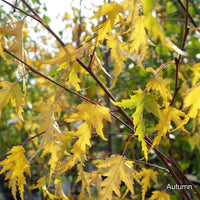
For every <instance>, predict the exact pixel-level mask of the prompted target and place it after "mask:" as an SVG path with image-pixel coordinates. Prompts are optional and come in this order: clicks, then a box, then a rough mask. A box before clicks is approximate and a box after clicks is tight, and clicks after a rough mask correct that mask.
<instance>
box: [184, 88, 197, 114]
mask: <svg viewBox="0 0 200 200" xmlns="http://www.w3.org/2000/svg"><path fill="white" fill-rule="evenodd" d="M199 94H200V85H198V86H196V87H194V88H193V89H192V90H191V91H190V92H189V93H188V95H187V96H186V97H185V99H184V109H185V108H188V107H190V109H189V111H188V116H189V117H191V118H195V117H196V116H197V114H198V112H199V109H200V101H199Z"/></svg>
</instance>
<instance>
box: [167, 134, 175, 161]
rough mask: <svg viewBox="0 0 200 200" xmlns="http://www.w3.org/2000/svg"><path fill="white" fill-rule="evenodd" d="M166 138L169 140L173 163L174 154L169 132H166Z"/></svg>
mask: <svg viewBox="0 0 200 200" xmlns="http://www.w3.org/2000/svg"><path fill="white" fill-rule="evenodd" d="M167 137H168V140H169V147H170V154H171V158H172V159H173V160H174V161H175V158H174V152H173V146H172V140H171V138H170V135H169V132H167Z"/></svg>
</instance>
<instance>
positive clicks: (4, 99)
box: [0, 81, 25, 120]
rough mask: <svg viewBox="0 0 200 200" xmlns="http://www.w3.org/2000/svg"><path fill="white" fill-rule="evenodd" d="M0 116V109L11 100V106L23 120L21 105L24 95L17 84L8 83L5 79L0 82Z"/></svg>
mask: <svg viewBox="0 0 200 200" xmlns="http://www.w3.org/2000/svg"><path fill="white" fill-rule="evenodd" d="M0 87H2V89H1V90H0V96H1V98H0V117H1V112H2V109H3V108H4V107H5V106H6V105H7V104H8V102H9V101H10V100H11V104H12V106H13V107H14V108H15V110H16V112H17V114H18V116H19V118H20V119H21V120H23V116H22V113H23V112H24V111H23V106H24V105H25V102H24V96H23V95H22V94H21V92H20V89H19V86H18V85H17V83H9V82H7V81H2V82H0Z"/></svg>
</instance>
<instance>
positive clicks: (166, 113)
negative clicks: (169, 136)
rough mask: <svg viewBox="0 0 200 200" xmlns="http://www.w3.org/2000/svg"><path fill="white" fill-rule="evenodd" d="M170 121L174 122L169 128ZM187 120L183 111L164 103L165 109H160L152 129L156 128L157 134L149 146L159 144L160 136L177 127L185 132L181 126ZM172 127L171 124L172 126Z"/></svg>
mask: <svg viewBox="0 0 200 200" xmlns="http://www.w3.org/2000/svg"><path fill="white" fill-rule="evenodd" d="M172 121H173V122H174V124H175V126H176V127H174V128H172V129H170V128H171V127H170V126H171V125H172ZM187 122H188V117H187V116H186V115H185V113H184V112H182V111H181V110H178V109H176V108H173V107H171V106H170V105H169V103H165V109H163V110H161V111H160V119H159V122H158V124H157V125H156V127H155V128H154V130H158V133H157V136H156V137H155V138H154V140H153V144H152V146H151V148H153V147H154V146H155V145H159V143H160V141H161V137H162V136H163V137H165V135H166V133H167V132H174V131H176V130H178V129H181V130H182V131H184V132H187V130H185V128H184V127H183V126H184V125H185V124H186V123H187ZM172 127H173V126H172Z"/></svg>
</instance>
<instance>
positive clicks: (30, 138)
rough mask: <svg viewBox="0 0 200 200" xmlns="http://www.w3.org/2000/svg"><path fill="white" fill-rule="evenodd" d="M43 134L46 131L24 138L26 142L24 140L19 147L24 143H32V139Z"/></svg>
mask: <svg viewBox="0 0 200 200" xmlns="http://www.w3.org/2000/svg"><path fill="white" fill-rule="evenodd" d="M45 132H46V131H42V132H41V133H38V134H36V135H34V136H32V137H29V138H26V140H24V141H23V142H22V144H21V145H22V146H24V145H25V144H26V143H28V142H30V141H32V140H33V139H34V138H36V137H39V136H40V135H43V134H44V133H45Z"/></svg>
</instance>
